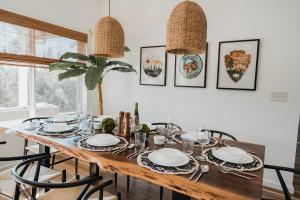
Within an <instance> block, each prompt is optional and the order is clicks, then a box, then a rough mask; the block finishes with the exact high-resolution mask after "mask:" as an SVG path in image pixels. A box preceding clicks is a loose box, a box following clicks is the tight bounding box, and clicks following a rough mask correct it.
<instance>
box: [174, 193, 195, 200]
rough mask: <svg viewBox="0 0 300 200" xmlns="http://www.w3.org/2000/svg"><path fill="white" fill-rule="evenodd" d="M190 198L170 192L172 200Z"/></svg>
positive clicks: (188, 199) (189, 198) (186, 199)
mask: <svg viewBox="0 0 300 200" xmlns="http://www.w3.org/2000/svg"><path fill="white" fill-rule="evenodd" d="M191 199H192V198H191V197H189V196H186V195H184V194H181V193H179V192H174V191H173V192H172V200H191Z"/></svg>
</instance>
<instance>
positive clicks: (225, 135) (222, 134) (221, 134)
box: [202, 129, 237, 141]
mask: <svg viewBox="0 0 300 200" xmlns="http://www.w3.org/2000/svg"><path fill="white" fill-rule="evenodd" d="M202 131H209V132H210V133H211V137H218V138H229V139H231V140H234V141H237V139H236V138H235V137H234V136H233V135H230V134H229V133H225V132H223V131H217V130H208V129H203V130H202Z"/></svg>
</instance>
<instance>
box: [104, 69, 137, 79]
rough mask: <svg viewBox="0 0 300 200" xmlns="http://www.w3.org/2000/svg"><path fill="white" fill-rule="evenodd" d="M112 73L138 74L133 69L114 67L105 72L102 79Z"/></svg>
mask: <svg viewBox="0 0 300 200" xmlns="http://www.w3.org/2000/svg"><path fill="white" fill-rule="evenodd" d="M110 71H118V72H125V73H126V72H135V73H137V72H136V70H135V69H133V68H127V67H112V68H110V69H108V70H106V71H105V73H104V74H103V75H102V78H103V77H104V75H105V74H107V73H108V72H110Z"/></svg>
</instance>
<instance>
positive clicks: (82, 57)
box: [59, 52, 90, 61]
mask: <svg viewBox="0 0 300 200" xmlns="http://www.w3.org/2000/svg"><path fill="white" fill-rule="evenodd" d="M69 58H72V59H77V60H82V61H89V60H90V58H89V57H88V56H86V55H84V54H80V53H72V52H66V53H64V54H63V55H62V56H61V57H60V58H59V59H60V60H63V59H69Z"/></svg>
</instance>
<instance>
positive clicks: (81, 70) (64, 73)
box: [58, 69, 85, 81]
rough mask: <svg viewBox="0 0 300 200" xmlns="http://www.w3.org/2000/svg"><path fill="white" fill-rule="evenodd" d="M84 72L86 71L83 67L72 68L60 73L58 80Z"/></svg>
mask: <svg viewBox="0 0 300 200" xmlns="http://www.w3.org/2000/svg"><path fill="white" fill-rule="evenodd" d="M84 73H85V70H83V69H72V70H69V71H66V72H63V73H60V74H59V75H58V80H60V81H61V80H63V79H66V78H71V77H76V76H80V75H82V74H84Z"/></svg>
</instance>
